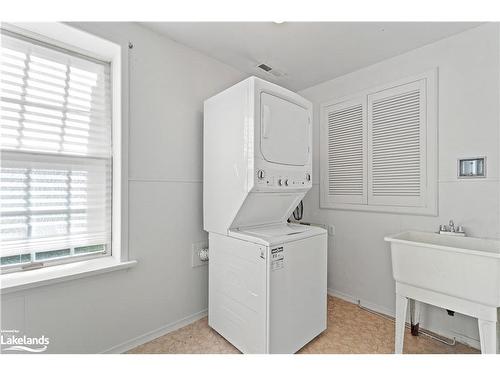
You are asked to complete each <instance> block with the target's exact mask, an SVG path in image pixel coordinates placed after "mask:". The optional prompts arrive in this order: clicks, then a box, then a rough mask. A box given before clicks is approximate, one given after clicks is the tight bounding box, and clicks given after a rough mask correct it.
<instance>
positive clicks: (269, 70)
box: [257, 63, 286, 77]
mask: <svg viewBox="0 0 500 375" xmlns="http://www.w3.org/2000/svg"><path fill="white" fill-rule="evenodd" d="M257 68H258V69H261V70H263V71H264V72H266V73H268V74H272V75H273V76H275V77H283V76H285V75H286V74H285V73H283V72H280V71H279V70H276V69H274V68H273V67H272V66H269V65H267V64H264V63H262V64H259V65H257Z"/></svg>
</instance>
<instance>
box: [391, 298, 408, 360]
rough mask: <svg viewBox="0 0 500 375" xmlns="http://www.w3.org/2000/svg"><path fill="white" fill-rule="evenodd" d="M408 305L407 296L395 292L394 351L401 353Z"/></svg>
mask: <svg viewBox="0 0 500 375" xmlns="http://www.w3.org/2000/svg"><path fill="white" fill-rule="evenodd" d="M407 307H408V298H406V297H405V296H401V295H399V294H396V331H395V340H394V341H395V348H394V353H396V354H402V353H403V341H404V336H405V322H406V309H407Z"/></svg>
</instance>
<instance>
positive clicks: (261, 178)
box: [257, 169, 266, 180]
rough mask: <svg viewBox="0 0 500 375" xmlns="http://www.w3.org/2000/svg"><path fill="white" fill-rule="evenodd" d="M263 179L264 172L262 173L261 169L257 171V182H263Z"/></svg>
mask: <svg viewBox="0 0 500 375" xmlns="http://www.w3.org/2000/svg"><path fill="white" fill-rule="evenodd" d="M264 177H266V172H264V170H262V169H259V171H258V172H257V178H258V179H259V180H263V179H264Z"/></svg>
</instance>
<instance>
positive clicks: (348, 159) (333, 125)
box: [322, 97, 367, 204]
mask: <svg viewBox="0 0 500 375" xmlns="http://www.w3.org/2000/svg"><path fill="white" fill-rule="evenodd" d="M322 116H323V137H324V141H325V143H324V145H325V150H326V152H327V160H326V163H327V165H326V168H322V170H323V175H322V179H323V183H322V186H323V187H326V188H327V189H325V190H326V191H325V190H324V191H323V196H322V201H323V202H322V203H352V204H366V203H367V194H366V189H367V184H366V110H365V104H364V100H363V98H362V97H360V98H356V99H353V100H348V101H344V102H341V103H337V104H334V105H330V106H325V107H323V110H322Z"/></svg>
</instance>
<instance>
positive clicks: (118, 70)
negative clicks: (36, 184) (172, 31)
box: [0, 22, 128, 275]
mask: <svg viewBox="0 0 500 375" xmlns="http://www.w3.org/2000/svg"><path fill="white" fill-rule="evenodd" d="M1 28H2V29H5V30H6V31H8V32H12V33H15V34H19V35H21V36H24V37H26V38H30V39H34V40H35V41H39V42H40V43H43V44H48V45H52V46H54V47H55V48H60V49H64V50H68V51H70V52H72V53H75V54H80V55H83V56H85V57H89V58H90V59H96V60H100V61H104V62H107V63H109V64H110V79H111V82H110V88H111V137H112V138H111V139H112V158H111V173H112V180H111V184H112V186H111V247H110V249H106V251H104V252H100V253H99V252H96V253H87V254H81V255H72V256H67V257H60V258H55V259H48V260H45V261H43V260H42V261H36V260H33V261H32V262H30V263H24V264H23V263H19V264H14V265H4V266H2V267H1V268H0V269H1V272H0V273H1V274H2V275H8V274H14V273H16V274H17V273H19V271H28V270H34V269H40V268H48V267H52V266H63V265H65V264H68V265H69V264H71V265H74V264H75V263H82V262H83V261H88V260H96V259H98V258H106V260H108V259H112V260H113V261H116V262H124V261H126V260H127V259H128V257H127V254H125V252H124V251H122V215H121V213H122V147H123V146H122V140H123V137H122V105H121V102H122V97H121V96H122V82H121V80H122V48H121V46H120V45H118V44H115V43H113V42H111V41H108V40H105V39H102V38H100V37H97V36H95V35H92V34H89V33H87V32H84V31H81V30H79V29H76V28H74V27H71V26H69V25H66V24H63V23H59V22H56V23H3V24H2V25H1ZM30 265H32V266H30Z"/></svg>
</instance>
